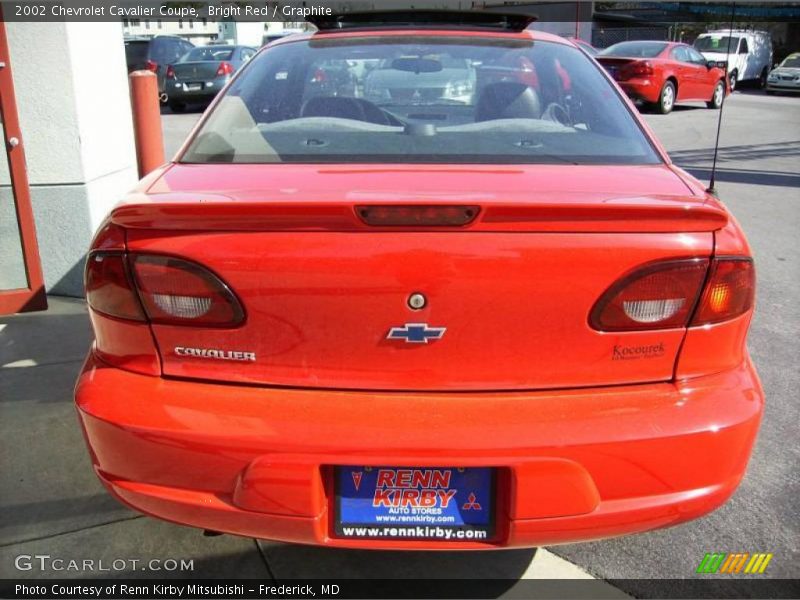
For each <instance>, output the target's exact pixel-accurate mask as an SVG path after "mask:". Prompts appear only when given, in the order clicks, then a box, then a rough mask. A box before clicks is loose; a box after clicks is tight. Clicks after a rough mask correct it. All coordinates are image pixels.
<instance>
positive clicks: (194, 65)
mask: <svg viewBox="0 0 800 600" xmlns="http://www.w3.org/2000/svg"><path fill="white" fill-rule="evenodd" d="M219 65H220V61H218V60H215V61H197V62H183V63H176V64H173V65H172V70H173V71H174V72H175V79H176V80H177V81H203V80H207V79H213V78H214V77H216V75H217V70H218V69H219Z"/></svg>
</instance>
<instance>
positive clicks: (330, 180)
mask: <svg viewBox="0 0 800 600" xmlns="http://www.w3.org/2000/svg"><path fill="white" fill-rule="evenodd" d="M473 15H474V13H473ZM372 19H373V20H372V21H370V22H365V21H363V20H362V21H359V19H357V18H355V17H351V18H347V19H344V18H339V17H333V18H330V19H328V20H327V21H323V22H320V26H321V28H320V30H319V31H318V32H316V33H314V34H309V35H304V36H292V37H291V38H287V39H284V40H281V41H279V42H276V43H274V44H272V45H270V46H268V47H267V48H265V49H264V50H262V51H261V52H260V53H259V54H258V55H257V56H256V57H255V58H253V59H252V60H251V61H250V62H249V63H248V65H246V66H245V67H244V68H243V69H242V70H241V72H240V73H239V74H238V75H237V76H236V78H235V79H234V80H233V81H232V82H231V84H230V85H229V86H228V88H227V90H226V91H225V92H224V93H223V94H221V96H220V97H218V98H217V100H216V101H215V103H214V104H213V105H212V107H211V108H210V110H209V111H208V112H207V114H206V115H205V116H204V117H203V119H202V120H201V122H200V123H199V124H198V126H197V128H196V129H195V131H194V132H193V133H192V135H191V137H190V139H189V140H188V142H187V143H186V144H185V146H184V148H183V149H182V150H181V152H180V153H179V155H178V157H177V158H176V159H175V160H174V161H173V162H171V163H169V164H167V165H165V166H163V167H162V168H160V169H158V170H157V171H155V172H154V173H151V174H150V175H149V176H147V177H146V178H145V179H144V180H143V181H142V182H141V183H140V184H139V186H138V187H137V189H136V190H135V191H134V192H133V193H131V194H130V195H129V197H127V198H126V199H125V200H124V201H123V202H122V203H121V204H120V205H118V207H117V208H116V209H115V210H114V211H113V212H112V213H111V215H110V216H109V218H108V220H107V222H106V223H105V224H104V226H102V227H101V229H100V231H99V232H98V234H97V236H96V238H95V240H94V242H93V244H92V248H91V251H90V253H89V257H88V260H87V266H86V291H87V298H88V302H89V306H90V315H91V320H92V324H93V327H94V331H95V334H96V342H95V344H94V346H93V348H92V350H91V352H90V354H89V356H88V358H87V361H86V364H85V366H84V368H83V372H82V373H81V375H80V378H79V380H78V384H77V388H76V403H77V407H78V411H79V416H80V420H81V423H82V426H83V429H84V431H85V434H86V439H87V442H88V445H89V448H90V451H91V457H92V461H93V463H94V466H95V470H96V472H97V474H98V476H99V477H100V479H101V480H102V482H103V483H104V484H105V486H106V487H107V488H108V490H109V491H110V492H111V493H112V494H113V495H114V496H116V497H117V498H118V499H120V500H121V501H123V502H125V503H126V504H128V505H130V506H132V507H134V508H136V509H138V510H140V511H142V512H145V513H147V514H150V515H153V516H156V517H159V518H163V519H167V520H170V521H174V522H177V523H182V524H187V525H192V526H196V527H202V528H206V529H210V530H216V531H222V532H230V533H235V534H241V535H247V536H254V537H261V538H269V539H274V540H284V541H289V542H300V543H309V544H322V545H330V546H341V547H361V548H419V549H441V548H464V549H468V548H472V549H481V548H495V547H509V546H534V545H540V544H554V543H559V542H571V541H576V540H588V539H594V538H601V537H606V536H614V535H621V534H628V533H633V532H639V531H645V530H648V529H652V528H657V527H663V526H668V525H674V524H676V523H680V522H683V521H686V520H688V519H693V518H695V517H698V516H700V515H702V514H704V513H707V512H709V511H711V510H713V509H715V508H717V507H718V506H720V505H721V504H722V503H724V502H725V501H726V499H727V498H728V497H730V495H731V494H732V493H733V492H734V490H735V489H736V487H737V485H738V483H739V481H740V480H741V478H742V476H743V474H744V472H745V468H746V465H747V461H748V458H749V455H750V452H751V448H752V445H753V442H754V439H755V436H756V432H757V429H758V425H759V421H760V418H761V413H762V408H763V392H762V390H761V386H760V384H759V381H758V377H757V375H756V373H755V370H754V368H753V365H752V363H751V361H750V358H749V356H748V353H747V350H746V346H745V341H746V336H747V330H748V327H749V324H750V319H751V316H752V312H753V295H754V270H753V262H752V259H751V253H750V249H749V247H748V245H747V242H746V241H745V238H744V236H743V234H742V232H741V230H740V228H739V226H738V225H737V223H736V221H735V220H734V218H733V217H732V216H731V215H730V213H729V212H728V211H727V210H726V208H725V207H724V206H723V204H722V203H721V202H720V201H719V200H718V199H717V198H716V197H714V196H713V195H712V194H709V193H708V192H707V191H706V190H705V189H704V187H703V186H702V185H701V184H700V183H699V182H698V181H697V180H695V179H693V178H692V177H691V176H689V175H688V174H686V173H685V172H684V171H682V170H680V169H679V168H677V167H675V166H674V165H673V164H671V162H670V159H669V157H668V156H667V154H666V153H665V151H664V150H663V149H662V147H661V146H660V145H659V144H658V142H657V141H656V140H655V139H654V137H653V135H652V133H651V132H650V131H649V130H648V128H647V126H646V125H645V123H644V122H643V121H642V120H641V119H640V117H639V116H638V115H637V113H636V110H635V108H634V107H633V106H632V104H631V103H630V101H628V100H627V98H626V97H625V95H624V94H623V93H622V92H621V90H620V89H619V88H618V87H617V86H616V84H615V83H614V81H613V80H612V79H611V78H610V77H609V76H608V75H607V74H606V73H605V72H604V71H603V69H602V67H600V66H599V65H598V64H597V63H596V62H594V61H593V60H592V59H590V58H589V57H588V56H587V55H586V54H585V53H584V52H582V51H581V50H579V49H578V48H576V47H575V46H574V45H573V44H572V43H571V42H568V41H566V40H563V39H561V38H558V37H555V36H551V35H548V34H545V33H540V32H536V31H530V30H526V29H525V26H526V25H527V24H528V22H527V20H525V19H524V18H522V17H520V16H502V15H499V16H498V15H493V16H492V17H491V18H489V17H475V16H472V17H468V18H467V17H464V18H462V19H459V18H453V17H452V15H445V16H444V18H443V19H441V22H437V18H435V16H431V15H429V18H427V19H426V20H425V21H424V22H423V23H417V24H414V23H410V22H407V21H408V20H406V21H404V20H403V19H399V18H397V15H394V17H393V18H391V19H386V20H385V21H386V22H381V18H380V16H379V15H378V16H374V15H373V17H372ZM481 19H484V20H483V21H482V20H481Z"/></svg>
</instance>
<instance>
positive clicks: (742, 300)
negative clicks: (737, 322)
mask: <svg viewBox="0 0 800 600" xmlns="http://www.w3.org/2000/svg"><path fill="white" fill-rule="evenodd" d="M755 279H756V278H755V269H754V268H753V261H752V260H751V259H749V258H717V259H714V261H713V262H712V264H711V272H710V274H709V276H708V282H707V283H706V287H705V290H704V292H703V296H702V298H701V299H700V304H699V305H698V307H697V312H696V314H695V316H694V319H693V320H692V326H695V325H706V324H709V323H719V322H720V321H727V320H730V319H734V318H736V317H738V316H739V315H742V314H744V313H745V312H747V311H748V310H750V308H752V306H753V298H754V297H755V287H756V286H755V283H756V282H755Z"/></svg>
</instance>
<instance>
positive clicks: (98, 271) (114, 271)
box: [84, 252, 145, 321]
mask: <svg viewBox="0 0 800 600" xmlns="http://www.w3.org/2000/svg"><path fill="white" fill-rule="evenodd" d="M84 283H85V286H86V301H87V302H88V303H89V306H91V307H92V308H93V309H94V310H96V311H98V312H100V313H103V314H105V315H108V316H111V317H116V318H118V319H127V320H131V321H144V320H145V317H144V313H143V312H142V307H141V305H140V304H139V299H138V298H137V297H136V292H135V291H134V289H133V286H132V284H131V279H130V275H129V273H128V267H127V265H126V263H125V256H124V255H123V254H122V253H121V252H93V253H92V254H90V255H89V258H88V260H87V261H86V272H85V281H84Z"/></svg>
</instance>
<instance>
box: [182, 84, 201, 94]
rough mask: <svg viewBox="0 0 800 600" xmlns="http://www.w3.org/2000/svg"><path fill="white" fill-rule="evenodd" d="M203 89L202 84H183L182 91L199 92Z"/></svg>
mask: <svg viewBox="0 0 800 600" xmlns="http://www.w3.org/2000/svg"><path fill="white" fill-rule="evenodd" d="M202 89H203V84H202V83H184V84H183V91H184V92H200V91H202Z"/></svg>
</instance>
